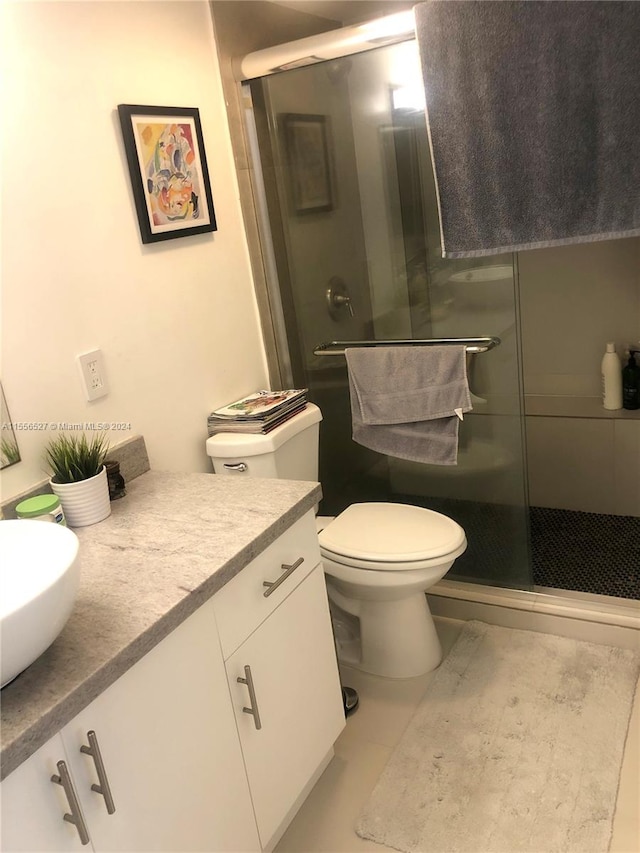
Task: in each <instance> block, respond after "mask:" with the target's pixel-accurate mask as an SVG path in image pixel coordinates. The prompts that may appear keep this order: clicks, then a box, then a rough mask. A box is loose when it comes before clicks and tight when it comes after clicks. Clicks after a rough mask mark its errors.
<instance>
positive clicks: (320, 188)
mask: <svg viewBox="0 0 640 853" xmlns="http://www.w3.org/2000/svg"><path fill="white" fill-rule="evenodd" d="M283 124H284V134H285V144H286V150H287V159H288V164H289V169H290V190H291V200H292V205H293V209H294V210H295V212H296V213H297V214H306V213H319V212H325V211H329V210H333V206H334V200H333V191H332V183H331V160H330V156H329V134H328V127H327V118H326V116H323V115H306V114H301V113H286V114H285V115H284V121H283Z"/></svg>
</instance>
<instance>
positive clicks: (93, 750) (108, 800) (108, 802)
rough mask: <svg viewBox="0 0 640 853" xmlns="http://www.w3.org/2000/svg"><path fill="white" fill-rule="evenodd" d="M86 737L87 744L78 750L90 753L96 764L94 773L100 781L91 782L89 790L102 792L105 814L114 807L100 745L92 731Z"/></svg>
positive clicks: (109, 812) (112, 810) (113, 809)
mask: <svg viewBox="0 0 640 853" xmlns="http://www.w3.org/2000/svg"><path fill="white" fill-rule="evenodd" d="M87 738H88V740H89V746H85V745H84V744H83V745H82V746H81V747H80V752H83V753H84V754H85V755H90V756H91V757H92V758H93V763H94V764H95V766H96V773H97V774H98V782H99V783H100V784H99V785H96V784H93V785H92V786H91V790H92V791H95V792H96V794H102V796H103V797H104V804H105V806H106V808H107V814H113V813H114V812H115V810H116V807H115V805H114V802H113V797H112V796H111V788H110V787H109V780H108V779H107V772H106V770H105V769H104V762H103V761H102V755H101V753H100V747H99V746H98V738H97V737H96V733H95V732H94V731H90V732H87Z"/></svg>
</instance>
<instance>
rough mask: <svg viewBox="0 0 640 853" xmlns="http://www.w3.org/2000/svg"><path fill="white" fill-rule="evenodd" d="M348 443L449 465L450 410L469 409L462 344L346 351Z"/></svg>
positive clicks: (453, 437) (454, 419)
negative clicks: (350, 425) (350, 433)
mask: <svg viewBox="0 0 640 853" xmlns="http://www.w3.org/2000/svg"><path fill="white" fill-rule="evenodd" d="M345 354H346V358H347V369H348V373H349V394H350V396H351V418H352V422H353V440H354V441H357V442H358V444H362V445H364V446H365V447H368V448H369V449H371V450H375V451H377V452H378V453H384V454H386V455H388V456H394V457H397V458H398V459H409V460H411V461H413V462H427V463H430V464H433V465H455V464H456V463H457V458H458V426H459V423H460V419H459V417H458V415H457V414H456V410H458V411H461V412H469V411H470V410H471V395H470V393H469V385H468V382H467V370H466V350H465V347H464V346H397V347H393V346H388V347H387V346H381V347H370V348H369V347H354V348H353V349H347V350H346V353H345Z"/></svg>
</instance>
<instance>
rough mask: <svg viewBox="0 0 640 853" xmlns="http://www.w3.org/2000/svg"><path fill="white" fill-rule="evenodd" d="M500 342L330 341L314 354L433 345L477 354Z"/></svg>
mask: <svg viewBox="0 0 640 853" xmlns="http://www.w3.org/2000/svg"><path fill="white" fill-rule="evenodd" d="M499 344H500V338H496V337H494V336H485V337H480V338H424V339H419V338H417V339H403V340H395V341H393V340H392V341H330V342H329V343H326V344H319V345H318V346H317V347H316V348H315V349H314V350H313V354H314V355H344V351H345V349H350V348H352V347H396V346H412V347H433V346H464V347H465V348H466V350H467V353H469V354H471V355H475V354H477V353H481V352H488V351H489V350H490V349H493V348H494V347H497V346H498V345H499Z"/></svg>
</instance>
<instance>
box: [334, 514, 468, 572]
mask: <svg viewBox="0 0 640 853" xmlns="http://www.w3.org/2000/svg"><path fill="white" fill-rule="evenodd" d="M318 540H319V543H320V553H321V554H322V556H323V557H325V558H327V559H329V560H332V561H334V562H336V563H341V564H343V565H348V566H353V567H354V568H361V569H370V570H373V571H385V572H389V571H410V570H413V569H421V568H429V567H431V566H436V565H438V564H440V563H442V562H443V561H444V560H454V559H455V558H456V557H458V556H459V555H460V554H462V553H463V552H464V550H465V549H466V546H467V541H466V537H465V533H464V530H463V529H462V527H460V525H459V524H457V523H456V522H455V521H453V519H451V518H448V517H447V516H446V515H442V514H441V513H439V512H434V511H433V510H430V509H425V508H424V507H417V506H411V505H409V504H394V503H360V504H352V505H351V506H349V507H347V509H345V510H344V511H343V512H341V513H340V515H338V516H337V517H336V518H335V519H334V520H333V521H332V522H331V523H330V524H329V525H327V527H325V528H324V530H322V531H321V532H320V534H319V536H318Z"/></svg>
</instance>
